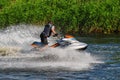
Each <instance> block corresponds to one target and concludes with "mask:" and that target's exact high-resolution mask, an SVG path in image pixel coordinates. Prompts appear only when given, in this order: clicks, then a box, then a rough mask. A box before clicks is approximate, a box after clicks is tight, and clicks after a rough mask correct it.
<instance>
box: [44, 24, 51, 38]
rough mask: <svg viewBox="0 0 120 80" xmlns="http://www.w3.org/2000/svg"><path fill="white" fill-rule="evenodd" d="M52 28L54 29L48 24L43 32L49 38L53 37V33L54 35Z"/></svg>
mask: <svg viewBox="0 0 120 80" xmlns="http://www.w3.org/2000/svg"><path fill="white" fill-rule="evenodd" d="M51 28H52V24H46V25H45V28H44V30H43V32H44V33H45V35H46V36H47V37H50V35H51V33H52V30H51Z"/></svg>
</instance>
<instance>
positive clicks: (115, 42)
mask: <svg viewBox="0 0 120 80" xmlns="http://www.w3.org/2000/svg"><path fill="white" fill-rule="evenodd" d="M41 31H42V28H39V27H37V26H33V25H17V26H11V27H9V28H8V29H5V30H1V31H0V80H120V35H115V34H114V35H95V34H94V35H84V36H83V35H79V36H78V35H77V36H75V38H76V39H78V40H79V41H81V42H85V43H87V44H88V48H87V49H86V50H85V51H75V50H68V49H67V50H66V49H60V48H56V49H47V50H46V51H43V52H40V51H32V50H31V49H32V47H31V46H30V44H31V43H32V42H33V41H39V34H40V32H41ZM49 40H50V41H51V42H53V43H54V39H53V38H49Z"/></svg>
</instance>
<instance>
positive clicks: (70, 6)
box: [0, 0, 120, 33]
mask: <svg viewBox="0 0 120 80" xmlns="http://www.w3.org/2000/svg"><path fill="white" fill-rule="evenodd" d="M49 20H52V21H53V22H54V24H55V25H56V26H57V28H58V29H60V30H62V31H63V32H65V33H67V32H85V33H91V32H103V33H111V32H114V31H116V32H120V26H119V25H120V23H119V22H120V1H119V0H0V27H1V28H5V27H7V26H9V25H15V24H20V23H25V24H39V25H42V24H45V23H46V22H47V21H49Z"/></svg>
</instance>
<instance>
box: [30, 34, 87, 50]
mask: <svg viewBox="0 0 120 80" xmlns="http://www.w3.org/2000/svg"><path fill="white" fill-rule="evenodd" d="M31 46H32V47H33V48H42V47H44V44H42V43H41V42H37V41H35V42H33V43H32V44H31ZM87 46H88V44H86V43H83V42H79V41H78V40H76V39H75V38H74V37H73V36H72V35H65V36H64V37H60V38H58V39H57V40H56V43H55V44H53V45H49V47H51V48H58V47H59V48H62V49H70V50H72V49H73V50H85V49H86V48H87Z"/></svg>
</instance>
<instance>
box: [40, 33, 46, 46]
mask: <svg viewBox="0 0 120 80" xmlns="http://www.w3.org/2000/svg"><path fill="white" fill-rule="evenodd" d="M40 38H41V42H42V43H43V44H45V45H47V44H48V40H47V36H46V34H45V33H44V32H42V33H41V34H40Z"/></svg>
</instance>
